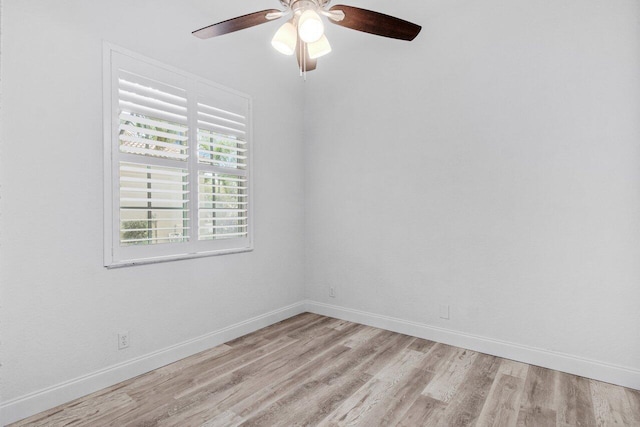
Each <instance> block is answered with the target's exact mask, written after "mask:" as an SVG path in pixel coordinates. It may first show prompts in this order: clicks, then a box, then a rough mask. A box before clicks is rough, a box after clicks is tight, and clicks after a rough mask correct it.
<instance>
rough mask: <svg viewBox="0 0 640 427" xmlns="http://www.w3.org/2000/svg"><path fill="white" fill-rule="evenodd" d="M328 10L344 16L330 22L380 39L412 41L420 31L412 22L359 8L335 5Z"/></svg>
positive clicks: (419, 27)
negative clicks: (341, 18) (336, 11)
mask: <svg viewBox="0 0 640 427" xmlns="http://www.w3.org/2000/svg"><path fill="white" fill-rule="evenodd" d="M329 10H341V11H343V12H344V15H345V16H344V19H343V20H342V21H334V20H332V19H329V21H330V22H333V23H334V24H337V25H340V26H342V27H347V28H351V29H353V30H358V31H362V32H365V33H369V34H375V35H378V36H382V37H390V38H393V39H400V40H413V39H415V38H416V36H417V35H418V33H419V32H420V30H421V29H422V27H421V26H420V25H416V24H414V23H412V22H409V21H405V20H403V19H400V18H395V17H393V16H389V15H385V14H384V13H379V12H374V11H371V10H367V9H360V8H359V7H353V6H344V5H335V6H333V7H332V8H331V9H329Z"/></svg>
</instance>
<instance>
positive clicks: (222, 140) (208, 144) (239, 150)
mask: <svg viewBox="0 0 640 427" xmlns="http://www.w3.org/2000/svg"><path fill="white" fill-rule="evenodd" d="M246 128H247V117H246V116H244V115H242V114H237V113H234V112H231V111H227V110H224V109H221V108H215V107H213V106H211V105H208V103H205V102H198V163H204V164H210V165H213V166H219V167H222V168H229V169H241V170H244V169H246V167H247V161H246V160H247V149H246V144H247V143H246V136H247V131H246Z"/></svg>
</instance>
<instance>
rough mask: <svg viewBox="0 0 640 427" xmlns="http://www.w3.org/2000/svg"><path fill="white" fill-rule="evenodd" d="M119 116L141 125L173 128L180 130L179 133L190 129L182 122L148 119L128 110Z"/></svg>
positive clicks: (126, 120)
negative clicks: (181, 123)
mask: <svg viewBox="0 0 640 427" xmlns="http://www.w3.org/2000/svg"><path fill="white" fill-rule="evenodd" d="M118 118H119V119H120V120H121V121H125V122H131V123H137V124H140V125H147V126H153V127H158V128H161V129H166V130H172V131H174V132H179V133H187V131H188V128H187V127H186V126H183V125H180V124H176V123H168V122H165V121H162V120H154V119H148V118H146V117H143V116H136V115H133V114H131V113H128V112H126V111H123V112H122V113H120V115H119V116H118Z"/></svg>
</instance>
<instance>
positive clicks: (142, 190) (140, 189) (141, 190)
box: [120, 187, 189, 195]
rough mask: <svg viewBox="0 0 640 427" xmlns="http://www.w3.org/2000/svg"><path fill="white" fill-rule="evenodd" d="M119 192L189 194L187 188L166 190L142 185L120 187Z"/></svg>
mask: <svg viewBox="0 0 640 427" xmlns="http://www.w3.org/2000/svg"><path fill="white" fill-rule="evenodd" d="M120 192H121V193H122V192H134V193H135V192H139V193H165V194H180V195H182V194H189V190H167V189H161V188H144V187H120Z"/></svg>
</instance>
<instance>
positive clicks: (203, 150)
mask: <svg viewBox="0 0 640 427" xmlns="http://www.w3.org/2000/svg"><path fill="white" fill-rule="evenodd" d="M221 147H224V146H221ZM224 148H226V147H224ZM230 149H231V148H230ZM200 152H204V153H209V154H213V155H214V156H216V157H233V158H235V159H242V160H244V159H246V158H247V156H243V155H240V154H231V153H221V152H219V151H211V150H205V149H204V148H198V153H200ZM206 160H211V159H206Z"/></svg>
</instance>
